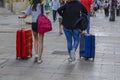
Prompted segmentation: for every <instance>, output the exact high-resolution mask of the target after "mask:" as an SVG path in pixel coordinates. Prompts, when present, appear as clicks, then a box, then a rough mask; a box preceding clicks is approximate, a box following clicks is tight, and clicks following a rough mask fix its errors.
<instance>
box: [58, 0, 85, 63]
mask: <svg viewBox="0 0 120 80" xmlns="http://www.w3.org/2000/svg"><path fill="white" fill-rule="evenodd" d="M57 11H58V13H59V15H60V16H62V17H63V20H62V24H63V30H64V33H65V36H66V39H67V48H68V53H69V58H68V61H69V62H73V61H75V59H76V58H75V51H76V49H77V47H78V44H79V40H80V29H78V28H77V27H74V28H73V27H72V25H73V24H74V22H75V21H76V20H77V19H78V18H79V17H80V13H81V12H82V13H85V14H87V10H86V8H85V7H84V6H83V5H82V4H81V3H80V2H79V1H78V0H67V3H66V4H65V5H63V6H61V7H60V8H59V9H58V10H57Z"/></svg>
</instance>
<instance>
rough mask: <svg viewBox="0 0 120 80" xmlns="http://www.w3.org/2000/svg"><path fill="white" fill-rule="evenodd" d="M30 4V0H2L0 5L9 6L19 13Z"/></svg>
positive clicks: (11, 9) (9, 8)
mask: <svg viewBox="0 0 120 80" xmlns="http://www.w3.org/2000/svg"><path fill="white" fill-rule="evenodd" d="M27 5H28V0H0V7H4V8H7V9H8V10H10V11H11V12H13V13H15V14H19V13H20V12H21V11H22V10H24V9H25V8H26V6H27Z"/></svg>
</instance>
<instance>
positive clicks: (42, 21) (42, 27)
mask: <svg viewBox="0 0 120 80" xmlns="http://www.w3.org/2000/svg"><path fill="white" fill-rule="evenodd" d="M51 30H52V24H51V21H50V20H49V19H48V18H47V17H46V16H45V15H43V14H40V15H39V16H38V32H39V33H40V34H44V33H46V32H49V31H51Z"/></svg>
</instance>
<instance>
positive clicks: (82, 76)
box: [0, 8, 120, 80]
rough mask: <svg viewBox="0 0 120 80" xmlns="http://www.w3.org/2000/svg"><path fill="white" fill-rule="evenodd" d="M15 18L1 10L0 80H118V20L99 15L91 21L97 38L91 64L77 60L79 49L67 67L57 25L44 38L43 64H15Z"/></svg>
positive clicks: (31, 61)
mask: <svg viewBox="0 0 120 80" xmlns="http://www.w3.org/2000/svg"><path fill="white" fill-rule="evenodd" d="M17 17H18V15H13V14H12V13H10V12H9V11H7V10H5V9H1V8H0V80H120V35H119V33H120V16H119V17H116V21H115V22H110V21H109V18H106V17H104V14H103V13H101V12H99V13H97V14H96V17H91V34H94V35H95V36H96V56H95V60H94V62H93V61H91V60H89V61H85V60H84V59H83V58H82V59H80V58H79V53H78V51H79V48H78V49H77V52H76V58H77V60H76V61H75V62H72V63H69V62H68V61H67V58H68V55H67V48H66V39H65V36H64V35H62V36H59V35H58V21H57V22H54V23H53V30H52V31H51V32H48V33H47V34H45V39H44V40H45V41H44V53H43V63H42V64H34V63H33V60H34V58H30V59H28V60H16V57H15V55H16V44H15V43H16V33H15V32H16V30H17V29H19V28H20V25H21V21H20V20H18V18H17ZM49 18H50V19H51V20H52V17H51V15H49ZM22 24H23V27H30V25H28V24H27V25H26V24H25V23H24V22H23V23H22ZM33 54H34V49H33Z"/></svg>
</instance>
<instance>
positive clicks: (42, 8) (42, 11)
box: [40, 4, 44, 14]
mask: <svg viewBox="0 0 120 80" xmlns="http://www.w3.org/2000/svg"><path fill="white" fill-rule="evenodd" d="M40 9H41V13H42V14H44V7H43V4H40Z"/></svg>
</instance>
